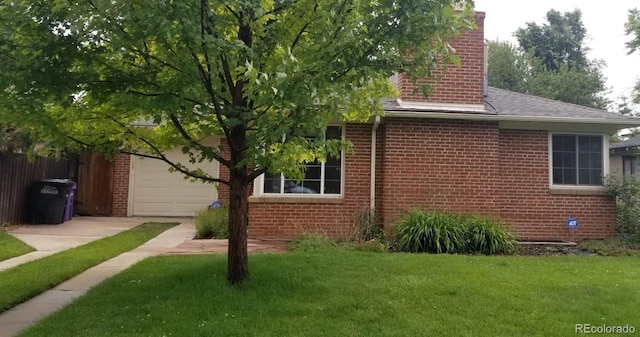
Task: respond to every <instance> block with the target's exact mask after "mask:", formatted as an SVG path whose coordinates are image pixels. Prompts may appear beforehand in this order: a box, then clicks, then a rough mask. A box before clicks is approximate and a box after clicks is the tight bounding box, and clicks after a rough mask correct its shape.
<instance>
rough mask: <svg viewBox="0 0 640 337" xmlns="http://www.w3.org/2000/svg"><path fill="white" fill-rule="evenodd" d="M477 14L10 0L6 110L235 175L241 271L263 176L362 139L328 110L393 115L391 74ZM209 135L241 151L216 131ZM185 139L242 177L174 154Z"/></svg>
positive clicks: (398, 6) (448, 6) (234, 255)
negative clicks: (336, 132) (340, 130)
mask: <svg viewBox="0 0 640 337" xmlns="http://www.w3.org/2000/svg"><path fill="white" fill-rule="evenodd" d="M456 9H458V10H456ZM472 26H473V15H472V3H471V2H470V1H458V0H434V1H427V2H425V1H420V0H402V1H398V0H349V1H346V0H324V1H317V0H227V1H209V0H186V1H142V0H126V1H120V0H92V1H82V2H76V1H68V0H51V1H27V0H13V1H9V0H2V6H1V7H0V88H1V90H0V116H1V117H2V118H3V119H5V118H6V120H10V121H15V122H19V123H21V124H23V125H28V126H29V127H30V128H35V129H37V131H38V132H39V134H40V135H43V136H46V139H47V140H48V141H50V142H53V143H54V144H56V143H57V144H64V145H68V144H69V141H70V140H72V141H73V142H72V143H73V144H80V146H81V147H83V148H89V149H91V150H92V151H98V152H105V153H110V154H115V153H117V152H125V153H133V154H138V155H143V156H148V157H154V158H159V159H162V160H165V161H167V162H169V163H170V165H172V167H173V168H174V169H175V170H178V171H181V172H182V173H184V174H187V175H190V176H193V177H197V178H199V179H202V180H206V181H209V182H217V183H223V184H227V185H229V188H230V201H229V229H230V230H229V240H230V245H229V276H228V277H229V280H230V281H231V282H238V281H241V280H243V279H244V278H246V277H247V276H248V270H247V263H246V237H247V225H248V215H247V213H248V192H247V190H248V188H247V187H248V186H249V184H250V183H251V182H252V181H253V180H254V178H256V177H257V176H259V175H260V174H262V173H264V172H266V171H271V172H282V173H284V174H285V175H286V176H287V177H290V178H296V177H297V178H300V177H301V175H302V171H303V170H304V167H305V163H308V162H313V161H316V160H319V161H323V160H325V159H326V156H327V155H330V154H332V155H335V154H337V153H338V152H339V151H340V150H341V149H343V148H345V147H347V146H348V142H346V141H342V140H325V139H324V137H323V132H324V129H325V128H326V126H327V124H328V123H332V122H336V123H342V122H348V121H366V120H367V119H368V118H370V117H371V116H372V115H375V114H380V113H381V112H382V108H381V105H380V99H381V98H386V97H392V96H394V95H395V94H396V92H395V91H396V90H395V88H394V87H393V86H392V85H391V84H390V82H389V80H388V79H389V77H390V76H392V75H393V74H394V73H397V72H405V73H406V74H407V75H408V76H409V77H411V78H413V79H417V78H420V77H427V76H430V74H431V73H432V71H433V70H434V69H435V68H436V67H439V65H442V64H447V63H451V62H453V61H454V60H455V57H454V56H453V52H454V51H453V49H452V48H451V47H450V46H449V44H448V43H447V41H448V38H449V37H450V36H451V35H456V34H459V33H460V32H462V31H464V30H467V29H470V28H472ZM425 91H426V90H425ZM211 136H219V137H221V138H222V139H224V141H223V142H222V143H223V145H224V146H225V147H226V148H228V150H229V154H228V155H225V154H224V153H223V151H222V150H221V148H219V147H215V146H207V145H205V144H204V143H203V142H202V140H203V139H205V138H207V137H211ZM175 147H181V148H182V149H183V152H185V153H189V155H190V157H191V160H192V161H193V162H196V161H198V162H199V161H213V160H216V161H218V162H219V163H220V164H221V165H222V166H224V167H227V168H228V169H229V171H230V177H229V178H228V179H221V178H220V177H213V176H210V175H208V174H207V173H206V172H203V171H193V170H189V169H188V168H187V167H186V166H185V165H183V164H182V163H174V162H170V161H169V160H168V158H166V157H165V155H164V153H165V152H166V151H167V150H169V149H172V148H175Z"/></svg>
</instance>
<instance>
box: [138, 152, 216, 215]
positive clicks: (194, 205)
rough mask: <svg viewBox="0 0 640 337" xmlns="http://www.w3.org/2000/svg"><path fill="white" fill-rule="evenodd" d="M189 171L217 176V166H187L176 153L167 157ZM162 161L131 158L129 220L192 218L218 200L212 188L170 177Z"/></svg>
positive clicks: (187, 162) (170, 174)
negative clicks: (156, 217) (196, 212)
mask: <svg viewBox="0 0 640 337" xmlns="http://www.w3.org/2000/svg"><path fill="white" fill-rule="evenodd" d="M166 155H167V157H168V158H170V159H171V160H175V161H177V162H179V163H181V164H183V165H187V166H188V167H190V168H192V169H193V168H201V169H203V170H204V171H205V172H208V173H210V174H211V175H212V176H213V177H217V176H218V172H219V170H218V168H219V164H218V162H216V161H213V162H211V163H207V162H203V163H200V164H195V165H191V164H189V157H188V156H187V155H185V154H183V153H182V152H181V151H180V150H179V149H177V150H174V151H171V152H169V153H167V154H166ZM168 168H169V165H168V164H167V163H165V162H163V161H161V160H158V159H152V158H143V157H137V156H133V157H132V158H131V176H130V186H131V190H130V199H129V201H130V206H131V215H132V216H194V214H195V211H196V210H198V209H201V208H203V207H205V206H207V205H210V204H211V202H213V201H214V200H217V198H218V191H217V189H216V186H215V185H212V184H206V183H201V182H191V181H189V180H185V179H184V176H183V175H182V174H181V173H178V172H175V173H170V172H169V171H168Z"/></svg>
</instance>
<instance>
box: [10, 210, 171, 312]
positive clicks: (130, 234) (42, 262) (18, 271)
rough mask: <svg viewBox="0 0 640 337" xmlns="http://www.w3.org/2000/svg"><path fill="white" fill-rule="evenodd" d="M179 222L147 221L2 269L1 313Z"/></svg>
mask: <svg viewBox="0 0 640 337" xmlns="http://www.w3.org/2000/svg"><path fill="white" fill-rule="evenodd" d="M176 225H177V223H145V224H143V225H140V226H137V227H135V228H132V229H129V230H127V231H124V232H121V233H118V234H116V235H113V236H110V237H106V238H103V239H100V240H96V241H93V242H90V243H87V244H85V245H82V246H79V247H76V248H72V249H69V250H65V251H62V252H59V253H56V254H54V255H51V256H48V257H44V258H41V259H38V260H34V261H31V262H27V263H25V264H21V265H18V266H16V267H14V268H11V269H7V270H5V271H3V272H0V289H2V291H0V312H4V311H6V310H8V309H10V308H12V307H14V306H15V305H17V304H19V303H22V302H24V301H26V300H27V299H29V298H31V297H33V296H36V295H38V294H40V293H41V292H43V291H45V290H47V289H50V288H53V287H55V286H56V285H58V284H60V283H62V282H64V281H66V280H68V279H70V278H71V277H73V276H75V275H78V274H79V273H81V272H83V271H85V270H87V269H89V268H91V267H93V266H95V265H97V264H99V263H101V262H104V261H106V260H108V259H110V258H112V257H115V256H117V255H120V254H122V253H124V252H127V251H129V250H131V249H133V248H135V247H137V246H139V245H141V244H143V243H145V242H147V241H149V240H150V239H152V238H154V237H156V236H157V235H158V234H160V233H162V232H164V231H165V230H167V229H169V228H171V227H174V226H176Z"/></svg>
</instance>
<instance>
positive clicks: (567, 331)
mask: <svg viewBox="0 0 640 337" xmlns="http://www.w3.org/2000/svg"><path fill="white" fill-rule="evenodd" d="M249 263H250V270H251V271H252V276H251V279H250V281H248V282H246V283H244V284H242V285H240V286H228V285H227V283H226V281H225V270H226V257H225V256H222V255H197V256H161V257H154V258H150V259H146V260H144V261H142V262H140V263H139V264H137V265H135V266H133V267H132V268H130V269H128V270H126V271H124V272H123V273H121V274H118V275H116V276H115V277H113V278H111V279H109V280H107V281H106V282H104V283H102V284H101V285H99V286H98V287H96V288H94V289H92V290H91V291H90V292H89V293H88V295H87V296H85V297H82V298H80V299H79V300H78V301H76V302H74V303H72V304H71V305H70V306H68V307H66V308H65V309H63V310H61V311H59V312H57V313H56V314H54V315H52V316H50V317H49V318H46V319H45V320H43V321H42V322H41V323H39V324H37V325H36V326H34V327H33V328H31V329H30V330H28V331H27V332H26V333H25V334H24V335H23V336H571V335H574V334H575V330H574V329H575V324H593V325H601V324H607V325H625V324H630V325H634V326H635V327H636V330H637V329H640V321H639V320H638V315H637V308H638V307H640V285H639V284H638V279H639V278H640V259H638V258H632V257H621V258H609V257H599V256H563V257H530V256H468V255H427V254H404V253H395V254H376V253H369V252H357V251H346V250H333V251H328V250H313V251H310V252H306V253H305V252H299V253H287V254H264V255H254V256H251V257H250V261H249Z"/></svg>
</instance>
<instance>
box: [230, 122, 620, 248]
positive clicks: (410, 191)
mask: <svg viewBox="0 0 640 337" xmlns="http://www.w3.org/2000/svg"><path fill="white" fill-rule="evenodd" d="M371 128H372V125H364V124H349V125H348V126H347V127H346V134H347V138H348V139H350V140H351V141H352V142H353V144H354V145H355V154H349V155H347V156H346V184H345V195H344V199H343V200H342V201H340V202H338V203H329V202H326V203H323V202H320V203H318V202H307V203H304V202H298V201H296V202H294V203H291V202H273V200H270V201H268V202H251V203H250V226H249V235H250V237H253V238H256V237H260V238H292V237H295V236H297V235H300V234H304V233H315V232H322V233H327V234H329V235H331V236H333V237H346V236H348V235H349V234H350V231H351V228H352V225H353V223H354V219H355V217H356V216H357V215H358V214H359V213H361V212H363V211H365V210H366V209H367V208H368V206H369V196H370V194H369V184H370V171H369V163H370V157H369V156H370V153H371V151H370V148H371V143H370V139H371V138H370V137H371ZM548 146H549V145H548V133H547V132H546V131H531V130H500V129H499V128H498V125H497V124H496V123H491V122H473V121H459V120H434V119H408V118H387V119H386V120H385V122H384V124H381V125H380V127H379V129H378V144H377V155H378V157H377V160H376V165H377V171H378V172H377V174H376V211H377V212H378V214H379V215H380V216H381V217H382V220H383V222H384V224H385V228H386V229H387V231H389V230H390V229H391V227H392V226H393V224H394V223H395V222H396V221H397V220H398V219H399V218H400V216H401V215H402V214H404V212H406V211H409V210H411V209H414V208H416V207H422V208H426V209H432V210H443V211H450V212H457V213H467V214H483V215H487V216H490V217H492V218H494V219H496V220H497V219H500V220H503V221H504V222H506V223H508V224H510V225H511V226H512V229H513V230H514V231H515V232H516V233H517V234H519V235H520V237H521V238H522V239H530V240H571V239H572V237H571V233H570V232H569V231H568V230H567V229H566V224H565V222H566V219H567V218H568V217H569V216H576V217H577V218H578V220H579V222H580V226H579V229H578V231H577V232H576V233H575V234H576V235H575V239H578V240H579V239H584V238H599V237H606V236H610V235H613V234H615V206H614V203H613V200H612V199H611V198H609V197H607V196H604V195H576V194H556V193H557V192H553V191H552V190H550V188H549V168H548V165H549V158H548ZM221 172H223V173H222V177H223V178H227V177H228V171H227V170H224V169H222V168H221ZM226 191H227V189H226V187H222V188H221V191H220V196H221V198H223V199H226V198H228V192H226ZM300 200H301V199H300ZM289 201H290V199H289Z"/></svg>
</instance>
